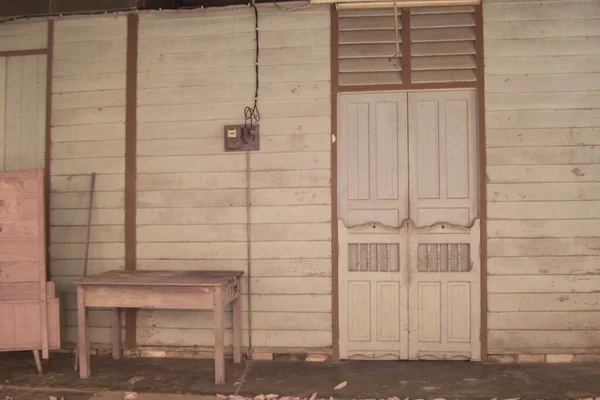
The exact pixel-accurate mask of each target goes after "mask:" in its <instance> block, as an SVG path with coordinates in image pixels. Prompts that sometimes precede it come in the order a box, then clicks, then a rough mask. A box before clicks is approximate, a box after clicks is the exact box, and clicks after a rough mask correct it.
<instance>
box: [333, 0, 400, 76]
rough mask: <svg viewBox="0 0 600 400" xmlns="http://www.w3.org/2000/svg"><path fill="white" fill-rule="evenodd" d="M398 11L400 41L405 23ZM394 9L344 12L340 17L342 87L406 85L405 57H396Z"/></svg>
mask: <svg viewBox="0 0 600 400" xmlns="http://www.w3.org/2000/svg"><path fill="white" fill-rule="evenodd" d="M400 19H401V17H400V11H398V23H397V26H398V30H399V41H400V42H401V40H402V39H401V38H402V23H401V20H400ZM395 26H396V24H395V22H394V12H393V10H391V9H372V10H370V9H366V10H344V11H340V12H339V13H338V45H339V49H338V57H339V81H338V83H339V84H340V85H379V84H398V83H402V54H396V34H395V32H394V29H395Z"/></svg>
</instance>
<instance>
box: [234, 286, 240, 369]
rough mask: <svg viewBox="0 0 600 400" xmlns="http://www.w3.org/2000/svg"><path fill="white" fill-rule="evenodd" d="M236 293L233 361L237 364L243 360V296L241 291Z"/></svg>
mask: <svg viewBox="0 0 600 400" xmlns="http://www.w3.org/2000/svg"><path fill="white" fill-rule="evenodd" d="M238 287H239V286H238ZM237 290H239V289H237ZM235 295H236V296H237V297H236V298H235V299H234V300H233V362H234V363H236V364H237V363H240V362H242V298H241V294H240V293H239V292H238V293H236V294H235Z"/></svg>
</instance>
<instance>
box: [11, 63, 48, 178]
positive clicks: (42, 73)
mask: <svg viewBox="0 0 600 400" xmlns="http://www.w3.org/2000/svg"><path fill="white" fill-rule="evenodd" d="M4 60H6V64H5V67H4V71H5V77H4V84H3V85H2V86H3V87H4V91H3V92H2V95H3V97H4V99H3V101H2V103H3V105H4V109H3V110H2V113H4V117H5V118H4V119H3V120H2V121H3V125H4V126H3V128H2V130H1V131H0V134H3V140H2V142H3V144H4V146H0V148H2V147H3V156H2V157H0V160H3V165H2V166H1V167H0V170H4V171H14V170H21V169H28V168H42V167H43V166H44V161H45V158H44V151H45V133H46V56H45V55H30V56H12V57H7V58H6V59H4ZM1 72H2V68H1V67H0V73H1ZM0 83H1V82H0ZM2 86H0V89H2ZM0 105H2V104H0Z"/></svg>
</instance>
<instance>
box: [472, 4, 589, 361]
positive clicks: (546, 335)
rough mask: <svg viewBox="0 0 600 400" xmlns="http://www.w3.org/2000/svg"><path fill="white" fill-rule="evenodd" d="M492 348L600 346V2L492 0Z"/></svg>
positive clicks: (488, 47)
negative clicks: (599, 55) (598, 333)
mask: <svg viewBox="0 0 600 400" xmlns="http://www.w3.org/2000/svg"><path fill="white" fill-rule="evenodd" d="M483 7H484V33H485V67H486V98H485V101H486V111H487V112H486V123H487V132H486V134H487V143H486V145H487V146H486V147H487V161H488V167H487V178H488V186H487V201H488V218H489V222H488V236H489V239H488V275H489V277H488V291H489V297H488V299H489V304H488V323H489V329H490V330H489V336H488V342H489V352H490V353H491V354H514V353H585V352H591V351H593V352H596V351H597V350H598V348H599V347H600V342H598V340H597V338H598V336H597V335H596V334H595V332H597V330H598V326H597V323H596V321H597V319H598V315H597V314H598V311H600V302H599V299H598V296H597V294H596V293H594V292H596V291H597V288H598V284H599V283H600V282H599V281H600V268H598V261H599V260H598V254H599V252H598V245H597V243H598V240H599V239H598V237H599V236H600V235H599V233H598V232H599V231H598V218H600V203H599V202H598V200H599V199H600V185H599V184H598V181H599V179H600V169H598V162H599V161H600V154H599V153H598V152H597V149H596V148H595V147H594V145H596V144H597V143H598V141H599V138H600V135H598V134H599V133H600V132H599V131H598V126H599V125H600V119H599V117H598V115H600V69H599V68H598V66H599V65H600V59H599V57H598V48H599V46H600V2H598V1H596V0H594V1H550V0H537V1H533V0H527V1H511V2H507V1H499V0H488V1H484V2H483Z"/></svg>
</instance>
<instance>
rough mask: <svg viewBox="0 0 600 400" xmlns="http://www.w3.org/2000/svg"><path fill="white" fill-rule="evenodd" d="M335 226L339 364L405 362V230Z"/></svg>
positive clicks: (377, 226) (406, 331)
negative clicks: (337, 253)
mask: <svg viewBox="0 0 600 400" xmlns="http://www.w3.org/2000/svg"><path fill="white" fill-rule="evenodd" d="M338 226H339V243H340V253H339V263H340V264H339V265H340V269H339V279H340V294H339V296H340V358H342V359H380V360H383V359H393V360H404V359H407V357H408V313H407V310H408V286H407V267H406V266H407V256H408V254H407V253H408V251H407V225H406V224H405V225H403V226H402V227H400V228H390V227H385V226H383V225H381V224H376V223H375V224H368V225H364V226H360V227H354V228H350V229H348V228H346V226H345V225H344V223H343V222H342V221H341V220H340V221H338Z"/></svg>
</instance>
